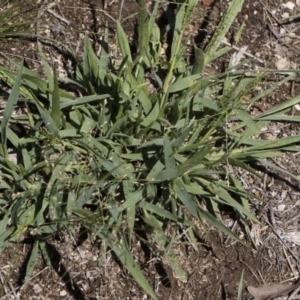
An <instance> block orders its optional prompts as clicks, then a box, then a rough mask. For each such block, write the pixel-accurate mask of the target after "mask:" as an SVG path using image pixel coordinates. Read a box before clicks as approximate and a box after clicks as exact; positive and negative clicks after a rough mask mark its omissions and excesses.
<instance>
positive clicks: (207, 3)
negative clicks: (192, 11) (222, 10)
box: [202, 0, 215, 6]
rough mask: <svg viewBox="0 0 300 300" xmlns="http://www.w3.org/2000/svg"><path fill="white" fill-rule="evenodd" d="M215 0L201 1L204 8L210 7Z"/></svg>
mask: <svg viewBox="0 0 300 300" xmlns="http://www.w3.org/2000/svg"><path fill="white" fill-rule="evenodd" d="M214 1H215V0H203V1H202V2H203V5H205V6H211V5H212V4H213V3H214Z"/></svg>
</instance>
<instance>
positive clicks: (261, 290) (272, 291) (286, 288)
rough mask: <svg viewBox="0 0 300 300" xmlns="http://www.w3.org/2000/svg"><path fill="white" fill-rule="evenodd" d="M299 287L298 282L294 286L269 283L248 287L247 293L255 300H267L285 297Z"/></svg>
mask: <svg viewBox="0 0 300 300" xmlns="http://www.w3.org/2000/svg"><path fill="white" fill-rule="evenodd" d="M298 286H299V282H297V283H295V284H289V283H271V284H263V285H260V286H258V287H253V286H249V287H248V292H249V293H250V294H251V295H252V296H253V297H254V299H255V300H267V299H272V298H275V297H280V296H285V295H287V294H289V293H290V292H292V291H294V290H295V289H296V288H297V287H298Z"/></svg>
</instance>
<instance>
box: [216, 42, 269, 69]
mask: <svg viewBox="0 0 300 300" xmlns="http://www.w3.org/2000/svg"><path fill="white" fill-rule="evenodd" d="M221 43H222V44H224V45H226V46H229V47H231V48H232V49H234V50H236V51H242V52H243V54H245V55H246V56H248V57H251V58H254V59H255V60H257V61H258V62H260V63H261V64H264V63H265V62H264V61H263V60H261V59H259V58H257V57H256V56H254V55H252V54H251V53H249V52H246V51H243V49H241V48H239V47H236V46H234V45H232V44H230V43H228V42H226V41H222V42H221Z"/></svg>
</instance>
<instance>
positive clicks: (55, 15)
mask: <svg viewBox="0 0 300 300" xmlns="http://www.w3.org/2000/svg"><path fill="white" fill-rule="evenodd" d="M47 12H48V13H49V14H51V15H53V16H54V17H56V18H57V19H59V20H61V21H62V22H64V23H66V24H67V25H70V21H68V20H67V19H66V18H64V17H62V16H61V15H59V14H58V13H56V12H55V11H54V10H52V9H50V8H48V9H47Z"/></svg>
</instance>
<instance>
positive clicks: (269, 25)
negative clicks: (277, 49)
mask: <svg viewBox="0 0 300 300" xmlns="http://www.w3.org/2000/svg"><path fill="white" fill-rule="evenodd" d="M258 1H259V3H260V4H261V5H262V6H263V7H264V8H265V10H266V11H267V12H268V13H269V15H270V16H271V17H272V18H273V19H274V20H275V21H276V23H277V24H278V25H280V26H282V27H283V28H285V27H284V26H283V24H282V22H281V21H280V20H278V19H277V18H276V16H275V15H274V14H272V12H271V10H270V9H269V8H268V7H267V6H266V5H265V4H264V3H263V2H262V1H261V0H258ZM267 27H268V29H269V31H270V32H271V33H272V34H273V35H274V36H275V37H276V38H277V40H278V42H279V43H281V44H283V45H285V46H286V47H287V48H289V49H290V50H292V51H293V52H295V53H297V54H298V55H300V51H298V50H297V49H295V48H293V47H292V46H291V45H289V44H288V43H286V42H285V41H284V40H283V39H282V38H281V36H280V35H279V34H278V33H277V32H276V30H275V29H274V27H273V26H272V25H271V24H270V23H268V24H267ZM285 29H286V28H285Z"/></svg>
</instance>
